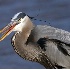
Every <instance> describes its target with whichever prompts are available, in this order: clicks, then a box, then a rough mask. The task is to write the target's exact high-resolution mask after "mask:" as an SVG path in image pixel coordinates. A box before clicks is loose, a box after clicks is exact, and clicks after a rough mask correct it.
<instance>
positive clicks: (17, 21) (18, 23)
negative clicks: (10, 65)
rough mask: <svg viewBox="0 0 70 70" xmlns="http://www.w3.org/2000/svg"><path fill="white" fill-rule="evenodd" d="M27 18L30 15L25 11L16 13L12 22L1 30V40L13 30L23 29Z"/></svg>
mask: <svg viewBox="0 0 70 70" xmlns="http://www.w3.org/2000/svg"><path fill="white" fill-rule="evenodd" d="M26 18H28V16H27V15H26V14H25V13H22V12H19V13H17V14H15V15H14V17H13V18H12V19H11V22H10V23H9V24H8V25H7V26H5V27H4V28H3V29H2V30H0V34H1V35H2V36H1V38H0V41H2V40H3V39H4V38H5V37H7V36H8V35H9V34H10V33H11V32H12V31H22V28H23V27H24V26H25V23H26V22H27V20H26Z"/></svg>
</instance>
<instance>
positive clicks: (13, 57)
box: [0, 0, 70, 69]
mask: <svg viewBox="0 0 70 70" xmlns="http://www.w3.org/2000/svg"><path fill="white" fill-rule="evenodd" d="M20 11H22V12H24V13H26V14H28V15H29V16H33V17H35V18H37V19H41V20H43V21H44V20H46V21H47V22H46V23H45V22H43V21H38V20H36V21H35V20H33V22H34V23H35V24H42V25H43V24H47V25H49V23H50V25H51V26H53V27H57V28H60V29H64V30H66V31H70V0H0V28H2V27H4V26H5V25H7V24H8V23H9V22H10V20H11V17H13V15H14V14H16V13H17V12H20ZM37 15H38V16H37ZM12 35H13V33H11V34H10V35H9V36H8V37H7V38H6V39H5V40H3V41H2V42H0V68H17V69H18V68H23V69H25V68H27V69H28V68H29V69H33V68H35V69H37V68H40V69H43V68H44V67H43V66H42V65H40V64H38V63H36V62H30V61H26V60H24V59H22V58H21V57H19V56H18V55H17V54H16V53H15V52H14V50H13V47H12V46H11V37H12Z"/></svg>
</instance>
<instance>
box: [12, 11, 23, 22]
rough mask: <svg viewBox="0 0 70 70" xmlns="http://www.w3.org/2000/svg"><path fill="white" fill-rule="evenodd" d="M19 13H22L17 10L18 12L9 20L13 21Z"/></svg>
mask: <svg viewBox="0 0 70 70" xmlns="http://www.w3.org/2000/svg"><path fill="white" fill-rule="evenodd" d="M20 13H22V12H19V13H17V14H15V15H14V17H13V18H12V19H11V21H14V19H16V18H17V16H18V15H19V14H20Z"/></svg>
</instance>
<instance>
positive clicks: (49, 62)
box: [0, 12, 70, 68]
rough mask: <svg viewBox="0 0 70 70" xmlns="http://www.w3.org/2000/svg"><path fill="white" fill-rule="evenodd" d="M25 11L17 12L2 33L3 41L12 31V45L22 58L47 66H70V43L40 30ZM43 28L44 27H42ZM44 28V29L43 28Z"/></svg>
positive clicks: (0, 39)
mask: <svg viewBox="0 0 70 70" xmlns="http://www.w3.org/2000/svg"><path fill="white" fill-rule="evenodd" d="M37 28H39V26H38V27H37V26H35V25H33V23H32V22H31V20H30V18H29V16H27V15H26V14H25V13H22V12H19V13H17V14H16V15H15V16H14V17H13V18H12V20H11V22H10V24H8V25H7V26H6V27H5V28H3V29H2V30H1V31H0V33H2V34H3V36H2V37H1V38H0V41H2V40H3V39H4V38H5V37H6V36H8V35H9V34H10V33H11V32H12V31H16V33H15V35H14V36H13V38H12V45H13V47H14V50H15V51H16V53H17V54H19V55H20V56H21V57H22V58H24V59H26V60H30V61H35V62H38V63H40V64H42V65H43V66H44V67H45V68H70V54H69V52H70V51H69V50H68V48H69V49H70V44H67V43H65V42H63V41H60V40H58V39H50V38H49V37H48V36H47V34H46V31H44V32H42V31H38V30H37ZM41 29H42V28H41ZM42 30H43V29H42Z"/></svg>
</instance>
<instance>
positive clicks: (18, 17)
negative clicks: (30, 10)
mask: <svg viewBox="0 0 70 70" xmlns="http://www.w3.org/2000/svg"><path fill="white" fill-rule="evenodd" d="M25 16H26V14H25V13H22V12H19V13H17V14H15V15H14V17H13V18H12V21H14V20H20V19H21V18H24V17H25Z"/></svg>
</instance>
